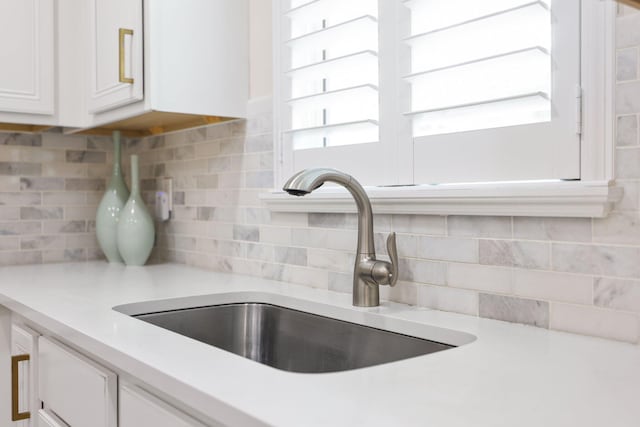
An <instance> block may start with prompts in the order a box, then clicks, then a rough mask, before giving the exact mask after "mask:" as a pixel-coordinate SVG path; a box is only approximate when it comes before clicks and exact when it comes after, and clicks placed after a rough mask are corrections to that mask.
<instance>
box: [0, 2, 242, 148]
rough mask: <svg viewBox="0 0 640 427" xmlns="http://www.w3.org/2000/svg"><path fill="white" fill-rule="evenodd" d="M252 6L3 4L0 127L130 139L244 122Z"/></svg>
mask: <svg viewBox="0 0 640 427" xmlns="http://www.w3.org/2000/svg"><path fill="white" fill-rule="evenodd" d="M248 23H249V12H248V0H180V1H175V0H64V1H54V0H1V1H0V64H1V66H0V129H1V130H16V131H39V130H42V128H43V127H45V128H46V127H51V126H61V127H64V128H65V131H66V132H68V133H76V132H87V133H105V134H110V133H111V131H112V130H114V129H118V130H121V131H123V133H124V134H125V135H129V136H146V135H153V134H160V133H165V132H170V131H175V130H179V129H185V128H189V127H196V126H202V125H207V124H212V123H217V122H219V121H224V120H229V119H232V118H242V117H245V115H246V107H247V101H248V94H249V58H248V56H249V54H248V51H249V47H248V38H249V34H248V33H249V30H248Z"/></svg>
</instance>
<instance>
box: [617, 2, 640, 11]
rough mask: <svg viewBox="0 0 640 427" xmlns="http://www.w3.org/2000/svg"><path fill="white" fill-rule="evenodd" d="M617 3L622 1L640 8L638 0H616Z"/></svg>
mask: <svg viewBox="0 0 640 427" xmlns="http://www.w3.org/2000/svg"><path fill="white" fill-rule="evenodd" d="M618 3H623V4H626V5H627V6H631V7H635V8H636V9H640V0H618Z"/></svg>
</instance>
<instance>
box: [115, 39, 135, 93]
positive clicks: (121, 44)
mask: <svg viewBox="0 0 640 427" xmlns="http://www.w3.org/2000/svg"><path fill="white" fill-rule="evenodd" d="M125 35H130V36H131V37H133V30H130V29H128V28H120V29H119V30H118V53H119V56H120V60H119V61H118V66H119V68H120V71H119V76H120V78H119V80H120V83H133V78H131V77H126V76H125V75H124V61H125V57H124V36H125Z"/></svg>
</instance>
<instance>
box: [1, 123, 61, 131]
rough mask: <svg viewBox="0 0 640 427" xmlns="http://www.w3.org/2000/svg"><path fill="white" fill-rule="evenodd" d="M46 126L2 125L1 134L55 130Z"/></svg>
mask: <svg viewBox="0 0 640 427" xmlns="http://www.w3.org/2000/svg"><path fill="white" fill-rule="evenodd" d="M53 127H54V126H46V125H44V126H43V125H25V124H22V123H0V132H20V133H40V132H44V131H46V130H49V129H51V128H53Z"/></svg>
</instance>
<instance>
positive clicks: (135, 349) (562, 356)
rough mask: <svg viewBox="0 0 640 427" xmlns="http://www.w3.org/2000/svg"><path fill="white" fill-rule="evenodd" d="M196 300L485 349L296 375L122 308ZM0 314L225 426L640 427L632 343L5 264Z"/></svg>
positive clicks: (390, 306) (100, 271) (227, 282)
mask: <svg viewBox="0 0 640 427" xmlns="http://www.w3.org/2000/svg"><path fill="white" fill-rule="evenodd" d="M199 295H211V296H206V297H204V296H199ZM189 296H198V297H196V298H186V299H184V300H181V302H179V303H180V304H182V305H203V304H209V303H211V302H212V301H221V300H225V299H226V300H233V299H238V298H245V299H244V300H247V299H256V298H258V299H268V300H269V301H263V302H274V303H279V304H280V305H285V306H290V307H292V308H298V309H303V310H305V311H311V312H315V313H317V314H324V315H328V316H331V317H338V318H342V319H344V320H351V321H356V322H359V323H365V324H369V325H372V326H376V327H383V328H390V329H394V330H398V331H409V332H413V333H415V334H417V335H419V336H424V337H432V338H433V339H436V340H437V339H440V340H442V341H444V342H448V341H449V342H450V343H452V344H455V343H458V344H462V343H464V342H468V341H471V338H470V337H469V335H467V334H471V335H473V336H475V337H477V339H476V340H474V341H473V342H470V343H467V344H464V345H461V346H460V347H457V348H455V349H451V350H446V351H442V352H438V353H434V354H430V355H426V356H421V357H416V358H412V359H408V360H404V361H399V362H393V363H388V364H384V365H379V366H374V367H370V368H363V369H356V370H352V371H346V372H338V373H328V374H299V373H290V372H285V371H281V370H277V369H274V368H271V367H269V366H265V365H261V364H259V363H256V362H253V361H250V360H248V359H244V358H242V357H240V356H236V355H234V354H232V353H229V352H226V351H223V350H220V349H217V348H215V347H212V346H209V345H206V344H203V343H200V342H197V341H194V340H191V339H189V338H186V337H183V336H180V335H177V334H174V333H172V332H169V331H166V330H164V329H161V328H158V327H156V326H153V325H150V324H147V323H145V322H142V321H140V320H137V319H135V318H131V317H129V316H127V315H125V314H122V313H119V312H116V311H114V310H113V309H112V308H113V307H114V306H118V305H121V304H128V303H135V302H143V301H149V300H162V299H167V298H178V297H189ZM0 304H2V305H4V306H6V307H8V308H9V309H11V310H13V311H15V312H17V313H18V314H20V315H21V316H23V317H24V318H26V319H27V320H30V321H32V322H35V323H38V324H40V325H43V326H45V327H46V328H47V329H48V330H49V331H50V332H51V333H52V334H54V335H57V336H58V337H59V338H61V339H63V340H64V341H66V342H67V343H69V344H71V345H73V346H77V347H81V348H83V349H85V350H86V351H88V352H90V353H93V354H94V355H97V356H98V357H99V358H101V359H102V360H103V361H104V362H106V363H108V364H110V365H111V366H112V367H114V368H115V369H117V370H118V371H120V372H121V373H124V374H130V375H132V376H135V377H138V378H140V380H141V381H143V382H144V383H146V384H147V385H148V386H150V387H151V388H152V389H153V388H155V389H157V390H163V391H164V392H166V393H167V394H170V395H173V396H175V397H176V398H178V399H180V400H182V401H184V402H186V403H188V405H189V406H191V407H192V408H193V409H195V410H196V411H199V412H200V413H201V414H203V415H205V416H209V417H211V418H212V419H216V420H219V421H221V422H223V423H225V424H229V425H241V426H251V425H276V426H296V427H297V426H323V427H326V426H437V427H451V426H464V427H468V426H487V427H498V426H505V427H506V426H509V427H514V426H519V427H527V426H536V427H541V426H546V427H548V426H563V427H564V426H580V427H588V426H598V427H601V426H612V427H625V426H633V427H637V426H640V400H639V398H640V347H639V346H634V345H630V344H624V343H617V342H612V341H606V340H602V339H598V338H590V337H582V336H577V335H571V334H566V333H561V332H554V331H547V330H544V329H539V328H533V327H528V326H521V325H514V324H508V323H503V322H498V321H493V320H487V319H479V318H475V317H471V316H464V315H457V314H452V313H445V312H439V311H434V310H428V309H418V308H415V307H410V306H407V305H403V304H396V303H389V302H383V304H382V305H381V306H380V307H376V308H370V309H359V308H353V307H351V295H345V294H339V293H334V292H329V291H324V290H317V289H310V288H306V287H302V286H296V285H290V284H286V283H281V282H274V281H268V280H265V279H259V278H254V277H247V276H241V275H235V274H234V275H231V274H223V273H214V272H209V271H203V270H199V269H195V268H191V267H186V266H180V265H173V264H164V265H156V266H148V267H128V268H127V267H123V266H117V265H108V264H106V263H101V262H94V263H77V264H58V265H44V266H24V267H6V268H1V269H0ZM152 305H153V304H152ZM456 331H459V332H456Z"/></svg>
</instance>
